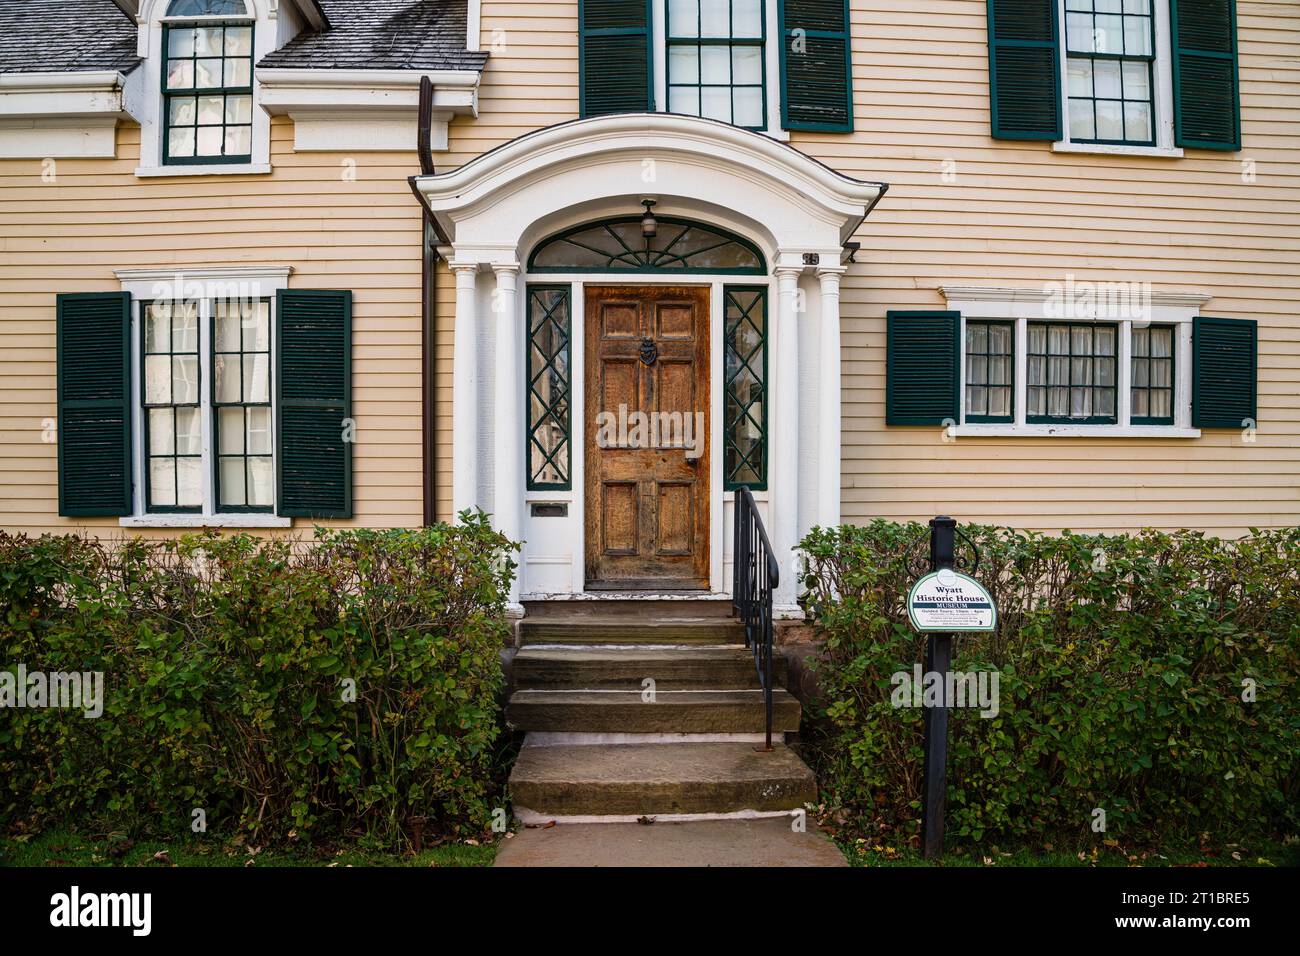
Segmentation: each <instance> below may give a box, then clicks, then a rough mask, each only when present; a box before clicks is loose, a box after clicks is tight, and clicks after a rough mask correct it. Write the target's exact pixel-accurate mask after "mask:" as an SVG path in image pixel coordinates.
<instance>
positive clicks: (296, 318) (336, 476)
mask: <svg viewBox="0 0 1300 956" xmlns="http://www.w3.org/2000/svg"><path fill="white" fill-rule="evenodd" d="M276 341H277V343H278V346H277V347H278V350H279V352H278V354H279V360H278V362H277V363H276V376H275V389H276V399H277V401H276V409H275V411H276V449H277V460H276V475H277V485H278V492H279V493H278V495H277V501H278V503H279V513H280V514H281V515H284V516H287V517H294V518H351V517H352V441H351V440H350V439H351V435H352V431H353V429H352V428H350V427H349V425H350V422H349V419H351V417H352V293H351V292H321V291H309V290H302V289H292V290H290V289H281V290H280V292H279V293H278V295H277V301H276Z"/></svg>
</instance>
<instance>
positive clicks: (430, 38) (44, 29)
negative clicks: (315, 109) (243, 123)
mask: <svg viewBox="0 0 1300 956" xmlns="http://www.w3.org/2000/svg"><path fill="white" fill-rule="evenodd" d="M319 4H320V7H321V8H322V9H323V10H324V12H325V15H326V16H327V17H328V18H329V22H330V28H329V29H327V30H325V31H324V32H322V33H316V32H313V31H311V30H306V31H304V32H303V33H301V34H299V35H298V36H297V37H295V38H294V39H293V40H291V41H289V43H288V44H287V45H285V46H284V47H283V48H282V49H279V50H276V51H275V52H274V53H271V54H269V55H267V56H266V57H263V59H262V61H261V62H260V63H259V64H258V65H259V66H268V67H281V68H291V69H304V70H312V69H314V70H346V69H352V70H422V71H423V70H481V69H483V64H484V63H485V62H486V61H487V54H486V53H471V52H469V51H467V50H466V49H465V29H466V18H467V16H468V14H467V12H466V0H319ZM135 49H136V26H135V24H134V23H133V22H132V21H131V19H130V18H129V17H127V16H126V14H124V13H122V11H121V10H120V9H118V7H117V4H115V3H114V2H113V0H0V73H62V72H68V71H78V70H121V71H122V72H123V73H129V72H131V71H132V70H134V69H135V68H136V67H137V66H139V65H140V59H139V57H137V56H136V55H135Z"/></svg>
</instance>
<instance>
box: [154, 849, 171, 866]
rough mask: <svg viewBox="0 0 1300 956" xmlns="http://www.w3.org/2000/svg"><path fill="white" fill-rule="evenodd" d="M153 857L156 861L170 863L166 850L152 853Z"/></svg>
mask: <svg viewBox="0 0 1300 956" xmlns="http://www.w3.org/2000/svg"><path fill="white" fill-rule="evenodd" d="M153 858H154V860H155V861H156V862H158V863H166V864H167V865H168V866H171V865H172V858H171V857H169V856H168V855H167V851H166V850H159V851H158V852H157V853H155V854H154V855H153Z"/></svg>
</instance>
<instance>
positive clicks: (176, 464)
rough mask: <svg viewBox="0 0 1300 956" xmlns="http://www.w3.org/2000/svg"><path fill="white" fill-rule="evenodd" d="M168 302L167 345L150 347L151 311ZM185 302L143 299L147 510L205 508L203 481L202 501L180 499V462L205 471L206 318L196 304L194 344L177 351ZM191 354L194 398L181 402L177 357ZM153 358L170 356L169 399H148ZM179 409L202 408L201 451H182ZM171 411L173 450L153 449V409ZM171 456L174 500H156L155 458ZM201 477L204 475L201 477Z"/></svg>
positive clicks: (183, 511)
mask: <svg viewBox="0 0 1300 956" xmlns="http://www.w3.org/2000/svg"><path fill="white" fill-rule="evenodd" d="M164 303H166V304H167V305H169V306H171V307H172V309H171V311H169V315H168V320H167V348H166V349H165V350H164V349H161V348H158V347H157V343H155V347H154V348H153V349H152V350H150V347H149V324H150V321H151V315H150V313H151V312H152V310H153V307H154V306H156V305H161V304H164ZM185 305H186V303H184V302H181V303H175V302H173V300H170V299H153V300H144V301H141V303H140V407H141V409H142V410H143V413H144V429H143V430H142V433H141V441H142V443H143V445H142V452H143V459H144V505H145V510H146V511H147V512H149V513H151V514H195V513H199V512H201V511H202V510H203V501H202V485H201V484H200V492H199V499H200V500H199V502H198V503H197V504H193V505H182V504H179V503H178V502H179V501H180V498H181V487H180V486H181V463H182V461H186V462H194V461H197V463H198V471H199V475H200V476H201V475H202V463H203V440H202V414H203V413H202V405H203V369H202V362H201V360H200V354H201V352H202V348H203V322H202V316H201V310H200V309H199V308H197V307H196V308H195V313H194V324H195V330H194V348H193V349H185V350H180V351H178V350H177V348H176V344H177V343H176V315H175V310H176V309H177V308H184V307H185ZM178 357H181V358H186V357H190V358H192V359H193V361H194V400H193V401H185V402H178V401H176V370H177V362H176V360H177V358H178ZM150 358H155V359H158V358H165V359H166V360H167V374H168V377H167V397H168V400H167V401H166V402H158V401H150V400H149V368H150V365H151V363H150V361H149V359H150ZM180 409H186V410H189V409H196V410H198V411H199V428H200V432H199V451H198V453H197V454H196V453H189V452H187V453H181V452H179V451H178V442H179V433H180V420H179V419H180V416H179V415H178V410H180ZM168 411H169V412H170V413H171V414H170V419H171V449H172V450H171V452H169V453H168V452H159V453H155V452H154V448H153V446H154V438H155V433H154V417H155V416H154V412H168ZM167 460H170V461H171V463H172V465H171V472H172V474H171V481H172V488H171V499H172V503H171V504H156V503H155V502H154V491H155V487H154V478H153V468H154V462H155V461H167ZM200 481H201V477H200Z"/></svg>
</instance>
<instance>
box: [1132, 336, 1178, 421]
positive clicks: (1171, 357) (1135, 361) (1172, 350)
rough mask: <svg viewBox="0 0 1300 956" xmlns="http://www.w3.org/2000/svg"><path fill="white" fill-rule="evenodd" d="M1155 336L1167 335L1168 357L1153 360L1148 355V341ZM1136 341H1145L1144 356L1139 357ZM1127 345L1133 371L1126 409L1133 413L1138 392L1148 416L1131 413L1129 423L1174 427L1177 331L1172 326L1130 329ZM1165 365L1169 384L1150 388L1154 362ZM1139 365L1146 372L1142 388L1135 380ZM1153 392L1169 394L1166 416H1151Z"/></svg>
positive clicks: (1149, 347)
mask: <svg viewBox="0 0 1300 956" xmlns="http://www.w3.org/2000/svg"><path fill="white" fill-rule="evenodd" d="M1154 332H1167V333H1168V334H1169V354H1168V355H1167V356H1163V355H1162V356H1153V355H1152V354H1151V340H1152V338H1154V336H1153V334H1152V333H1154ZM1139 338H1143V339H1145V340H1146V343H1147V344H1146V346H1145V354H1143V355H1139V354H1138V347H1137V343H1138V339H1139ZM1129 341H1130V343H1131V344H1130V356H1131V357H1130V368H1131V370H1132V371H1131V373H1130V377H1129V381H1130V385H1129V408H1130V409H1136V408H1137V407H1138V402H1137V401H1136V399H1137V395H1138V393H1139V392H1141V393H1144V397H1145V405H1146V408H1147V411H1148V413H1147V414H1145V415H1138V414H1135V413H1132V412H1131V413H1130V417H1129V421H1130V422H1131V423H1132V424H1134V425H1172V424H1173V423H1174V417H1175V414H1176V413H1177V402H1178V390H1177V388H1176V387H1175V383H1176V382H1177V376H1178V329H1177V328H1176V327H1175V326H1172V325H1149V326H1146V327H1145V328H1140V329H1133V330H1132V333H1131V338H1130V340H1129ZM1166 361H1167V362H1168V363H1169V380H1168V384H1167V385H1152V384H1151V381H1152V377H1151V373H1152V371H1153V368H1154V364H1155V363H1156V362H1166ZM1139 364H1141V365H1143V366H1144V369H1145V372H1146V374H1145V376H1144V377H1145V380H1146V384H1145V385H1138V384H1137V380H1138V374H1137V370H1138V366H1139ZM1155 392H1168V393H1169V414H1168V415H1152V414H1150V409H1151V407H1152V405H1151V400H1152V397H1153V393H1155Z"/></svg>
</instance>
